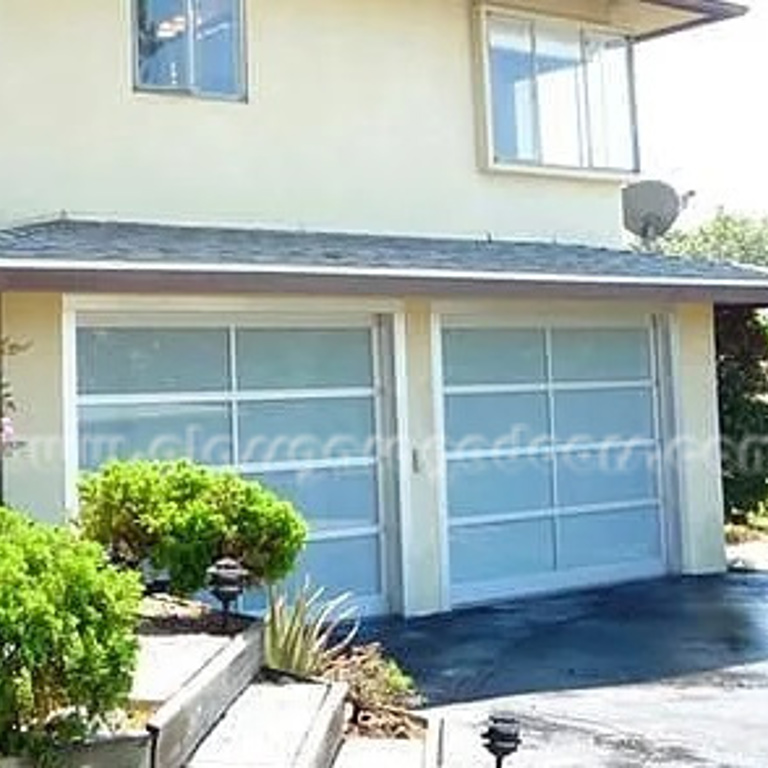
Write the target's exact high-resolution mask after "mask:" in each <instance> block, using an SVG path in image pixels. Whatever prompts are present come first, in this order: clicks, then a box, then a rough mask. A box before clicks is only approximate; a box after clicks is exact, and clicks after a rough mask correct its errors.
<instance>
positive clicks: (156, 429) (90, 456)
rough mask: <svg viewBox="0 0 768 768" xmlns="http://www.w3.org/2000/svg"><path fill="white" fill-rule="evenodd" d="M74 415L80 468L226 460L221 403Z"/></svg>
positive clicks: (98, 409) (99, 409) (101, 409)
mask: <svg viewBox="0 0 768 768" xmlns="http://www.w3.org/2000/svg"><path fill="white" fill-rule="evenodd" d="M79 417H80V465H81V467H83V468H87V469H94V468H96V467H98V466H99V465H100V464H102V463H104V462H105V461H108V460H110V459H131V458H147V459H175V458H190V459H193V460H195V461H200V462H202V463H204V464H211V465H225V464H230V463H231V462H232V446H231V432H230V418H229V407H228V406H227V405H215V404H214V405H207V404H206V405H203V404H191V405H121V406H82V407H81V408H80V411H79Z"/></svg>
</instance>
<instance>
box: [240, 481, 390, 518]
mask: <svg viewBox="0 0 768 768" xmlns="http://www.w3.org/2000/svg"><path fill="white" fill-rule="evenodd" d="M254 479H256V480H259V481H261V482H262V483H264V484H265V485H267V486H269V487H270V488H272V489H273V490H275V491H276V492H277V493H279V494H281V495H283V496H285V497H286V498H288V499H290V500H291V501H292V502H293V503H294V504H295V505H296V507H297V509H299V510H300V511H301V513H302V514H303V515H304V517H305V518H306V519H307V521H308V522H309V524H310V527H311V529H312V530H313V531H317V530H328V529H342V528H349V527H356V526H366V525H376V522H377V521H376V517H377V514H376V506H377V505H376V474H375V469H374V468H373V467H352V468H349V467H338V468H333V469H314V470H305V471H302V472H262V473H260V474H259V475H258V476H257V477H255V478H254Z"/></svg>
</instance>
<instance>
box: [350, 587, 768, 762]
mask: <svg viewBox="0 0 768 768" xmlns="http://www.w3.org/2000/svg"><path fill="white" fill-rule="evenodd" d="M364 635H365V636H366V637H368V638H375V639H378V640H381V641H382V642H383V643H384V645H385V646H386V648H387V650H388V651H389V652H390V653H392V654H393V655H394V656H395V657H396V658H397V659H398V660H399V661H400V662H401V663H402V665H403V666H404V667H405V668H406V669H408V670H409V671H410V672H411V673H412V674H413V676H414V677H415V679H416V681H417V683H418V684H419V686H420V688H421V690H422V691H423V692H424V693H425V694H426V695H427V697H428V699H429V702H428V707H429V708H430V709H431V711H432V712H434V713H436V714H439V715H441V716H443V717H445V720H446V750H445V757H446V762H445V765H446V766H449V767H450V768H473V767H474V766H479V767H481V766H485V765H493V761H492V760H491V759H490V758H489V756H488V755H487V754H486V753H484V752H483V750H482V748H481V747H480V746H479V731H480V730H481V728H482V725H483V722H484V719H485V718H486V716H487V714H488V712H489V711H490V710H491V709H493V708H498V707H503V708H505V709H510V710H512V711H514V712H515V713H516V714H517V715H518V716H519V718H520V719H521V722H522V724H523V747H522V749H521V751H520V753H519V754H518V755H517V756H516V757H515V758H510V760H509V763H508V765H509V766H510V767H511V766H534V765H535V766H538V767H539V768H545V767H546V766H557V767H558V768H560V767H561V766H574V767H575V766H580V767H581V766H583V767H585V768H587V767H589V766H605V767H606V768H608V767H610V768H619V767H621V766H627V767H632V766H637V767H638V768H639V767H640V766H665V767H666V768H673V767H675V768H676V767H677V766H704V767H706V768H710V767H713V766H721V767H723V766H750V767H752V766H754V767H755V768H758V767H759V768H765V767H766V766H768V575H760V574H748V575H746V574H745V575H735V574H731V575H728V576H723V577H709V578H699V579H692V578H687V579H666V580H660V581H653V582H646V583H642V584H632V585H627V586H621V587H614V588H611V589H602V590H593V591H588V592H580V593H576V594H572V595H564V596H558V597H554V598H547V599H534V600H527V601H516V602H508V603H501V604H498V605H494V606H490V607H484V608H477V609H472V610H467V611H460V612H455V613H453V614H450V615H444V616H437V617H430V618H426V619H416V620H411V621H403V620H386V621H381V622H374V623H371V624H368V625H367V626H366V627H365V630H364Z"/></svg>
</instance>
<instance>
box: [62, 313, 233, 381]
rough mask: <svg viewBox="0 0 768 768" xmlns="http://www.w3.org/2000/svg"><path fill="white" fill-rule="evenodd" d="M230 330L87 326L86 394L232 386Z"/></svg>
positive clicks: (80, 355) (83, 339)
mask: <svg viewBox="0 0 768 768" xmlns="http://www.w3.org/2000/svg"><path fill="white" fill-rule="evenodd" d="M228 355H229V351H228V346H227V332H226V330H208V329H202V328H195V329H168V330H163V329H143V328H81V329H79V330H78V332H77V382H78V392H79V393H80V394H83V395H111V394H122V395H127V394H138V393H162V392H210V391H217V392H220V391H223V390H226V389H228V388H229V363H228Z"/></svg>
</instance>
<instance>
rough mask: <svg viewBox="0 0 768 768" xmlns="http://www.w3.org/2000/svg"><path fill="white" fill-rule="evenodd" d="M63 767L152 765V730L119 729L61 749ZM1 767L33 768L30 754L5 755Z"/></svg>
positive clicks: (139, 767) (135, 767) (147, 767)
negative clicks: (18, 755)
mask: <svg viewBox="0 0 768 768" xmlns="http://www.w3.org/2000/svg"><path fill="white" fill-rule="evenodd" d="M61 758H62V760H61V765H62V768H151V765H152V734H150V733H148V732H146V731H145V732H136V733H120V734H117V735H116V736H110V737H104V738H100V739H95V740H94V741H91V742H88V743H87V744H82V745H77V746H73V747H71V748H68V749H66V750H63V751H62V752H61ZM0 768H34V767H33V762H32V760H31V759H30V758H25V757H2V758H0Z"/></svg>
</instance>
